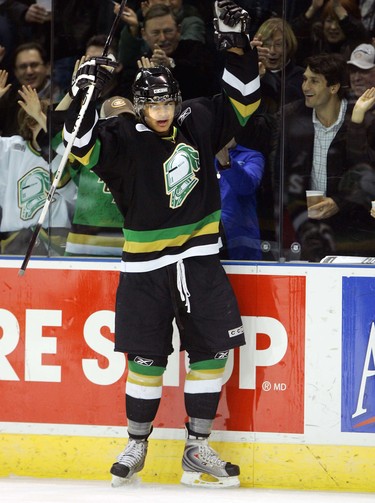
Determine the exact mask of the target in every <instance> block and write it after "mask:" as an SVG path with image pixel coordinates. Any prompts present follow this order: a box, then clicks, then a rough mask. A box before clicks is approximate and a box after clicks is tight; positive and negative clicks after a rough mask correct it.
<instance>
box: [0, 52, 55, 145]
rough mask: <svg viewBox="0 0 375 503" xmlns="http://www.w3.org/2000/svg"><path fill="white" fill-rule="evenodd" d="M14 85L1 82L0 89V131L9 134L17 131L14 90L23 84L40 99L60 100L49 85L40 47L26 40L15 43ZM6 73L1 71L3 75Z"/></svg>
mask: <svg viewBox="0 0 375 503" xmlns="http://www.w3.org/2000/svg"><path fill="white" fill-rule="evenodd" d="M13 69H14V75H15V78H16V83H15V84H7V80H5V82H4V79H3V81H2V87H1V88H0V134H1V135H2V136H13V135H15V134H18V131H19V129H18V127H19V126H18V121H17V113H18V108H19V107H18V100H19V95H18V90H19V89H20V88H21V87H22V86H23V85H29V86H31V87H32V88H33V89H36V91H37V93H38V96H39V98H40V99H48V100H49V101H51V102H53V103H56V102H58V101H59V100H60V97H61V91H60V89H59V88H58V87H57V86H55V85H53V84H52V82H51V78H50V65H49V63H48V61H47V58H46V54H45V52H44V49H43V48H42V46H40V45H39V44H37V43H34V42H30V43H27V44H22V45H20V46H18V47H17V48H16V50H15V52H14V55H13ZM4 75H6V77H7V78H8V73H7V72H6V74H4V73H3V77H4Z"/></svg>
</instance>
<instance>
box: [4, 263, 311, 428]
mask: <svg viewBox="0 0 375 503" xmlns="http://www.w3.org/2000/svg"><path fill="white" fill-rule="evenodd" d="M17 272H18V270H17V269H12V268H3V269H1V280H0V289H1V290H0V291H1V297H0V394H1V407H0V422H28V423H57V424H78V425H112V426H123V425H125V424H126V423H125V400H124V389H125V384H124V375H125V372H126V362H125V357H124V355H122V354H120V353H114V352H113V330H114V302H115V292H116V287H117V281H118V274H119V273H118V272H117V271H101V270H95V271H94V270H72V269H28V271H27V273H26V274H25V276H23V277H22V278H20V277H19V276H18V275H17ZM230 280H231V282H232V285H233V288H234V290H235V292H236V295H237V298H238V301H239V304H240V310H241V314H242V316H243V320H244V326H245V333H246V340H247V344H246V346H244V347H243V348H241V349H240V350H235V351H234V352H233V354H232V356H231V360H230V362H228V363H229V365H228V368H227V375H226V379H225V380H226V384H225V386H224V388H223V393H222V400H221V403H220V407H219V410H218V416H217V419H216V422H215V429H218V430H231V431H259V432H285V433H303V428H304V337H305V277H304V276H267V275H247V274H231V275H230ZM146 315H147V313H145V316H146ZM170 365H171V367H172V368H171V369H168V372H169V374H168V375H169V377H168V376H167V375H166V379H165V386H164V389H163V399H162V404H161V406H160V409H159V412H158V415H157V418H156V421H155V424H154V426H155V427H158V428H163V427H165V428H183V425H184V422H185V411H184V401H183V387H184V375H185V361H184V358H183V355H181V356H180V357H179V356H178V355H177V357H176V356H172V357H171V361H170Z"/></svg>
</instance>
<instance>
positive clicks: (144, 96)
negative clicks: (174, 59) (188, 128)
mask: <svg viewBox="0 0 375 503" xmlns="http://www.w3.org/2000/svg"><path fill="white" fill-rule="evenodd" d="M132 90H133V97H134V99H133V102H134V109H135V112H136V114H137V115H138V116H139V117H141V118H142V119H143V108H144V105H145V104H146V103H157V102H162V101H169V100H171V101H174V102H175V104H176V110H175V116H176V117H177V115H179V113H180V110H181V93H180V87H179V85H178V82H177V80H176V79H175V78H174V77H173V75H172V72H171V71H170V70H169V69H168V68H165V67H164V66H155V67H152V68H141V69H140V71H139V72H138V74H137V76H136V78H135V80H134V83H133V89H132Z"/></svg>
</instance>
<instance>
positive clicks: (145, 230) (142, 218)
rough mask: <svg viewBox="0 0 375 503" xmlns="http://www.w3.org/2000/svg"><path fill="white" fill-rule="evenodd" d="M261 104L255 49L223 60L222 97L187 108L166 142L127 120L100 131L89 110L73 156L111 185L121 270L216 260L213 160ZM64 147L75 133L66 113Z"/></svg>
mask: <svg viewBox="0 0 375 503" xmlns="http://www.w3.org/2000/svg"><path fill="white" fill-rule="evenodd" d="M259 103H260V94H259V76H258V63H257V53H256V50H250V51H249V52H248V53H246V54H245V55H244V56H238V55H236V54H233V53H227V64H226V68H225V71H224V74H223V92H222V94H220V95H217V96H214V97H212V98H197V99H193V100H189V101H185V102H184V103H183V106H182V111H181V113H180V115H179V116H178V117H177V118H176V120H175V124H174V126H173V131H172V133H171V136H169V137H161V136H159V135H158V134H156V133H155V132H153V131H152V130H151V129H149V128H147V127H146V126H145V125H144V124H142V123H140V122H137V121H136V120H134V118H132V117H128V116H127V115H123V116H119V117H116V118H113V119H109V120H107V121H104V122H101V123H100V125H98V122H97V114H96V112H95V107H94V105H93V104H90V106H89V108H88V111H87V113H86V115H85V117H84V120H83V123H82V126H81V129H80V132H79V134H78V135H77V138H76V140H75V143H74V146H73V149H72V154H73V155H74V156H75V157H76V158H77V159H78V160H79V161H80V162H81V163H83V164H84V165H86V166H87V167H89V168H91V169H93V171H95V173H96V174H97V175H98V176H99V177H100V178H101V179H102V180H103V181H104V182H105V183H106V184H107V185H108V187H109V189H110V191H111V192H112V194H113V196H114V199H115V201H116V203H117V205H118V207H119V209H120V211H121V212H122V214H123V215H124V235H125V244H124V248H123V255H122V270H123V271H126V272H144V271H150V270H154V269H157V268H160V267H163V266H165V265H168V264H171V263H174V262H177V261H178V260H180V259H184V258H186V257H190V256H197V255H209V254H215V253H218V251H219V247H220V238H219V221H220V215H221V211H220V192H219V186H218V180H217V176H216V170H215V167H214V157H215V154H216V153H217V152H218V151H219V150H220V149H221V148H222V147H224V145H226V144H227V143H228V141H229V140H230V139H231V138H232V137H233V136H234V135H235V134H236V132H237V131H238V130H239V128H240V127H241V125H242V124H245V123H246V120H247V119H248V118H249V117H250V116H251V115H252V113H253V112H254V111H255V110H256V109H257V107H258V106H259ZM71 112H72V113H71V116H70V117H69V118H68V119H67V122H66V124H65V129H64V138H65V141H69V134H70V132H71V131H72V130H73V127H74V122H75V118H76V115H77V114H76V112H75V113H74V111H73V110H72V111H71Z"/></svg>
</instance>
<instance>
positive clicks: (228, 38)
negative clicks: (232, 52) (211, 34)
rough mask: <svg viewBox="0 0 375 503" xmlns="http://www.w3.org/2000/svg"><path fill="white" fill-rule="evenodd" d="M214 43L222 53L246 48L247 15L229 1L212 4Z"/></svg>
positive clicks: (219, 0) (248, 23) (247, 44)
mask: <svg viewBox="0 0 375 503" xmlns="http://www.w3.org/2000/svg"><path fill="white" fill-rule="evenodd" d="M214 9H215V17H214V27H215V43H216V47H217V48H218V49H219V50H220V51H222V50H226V49H229V48H231V47H242V48H247V47H248V46H249V39H248V37H247V34H248V33H249V30H250V16H249V14H248V13H247V12H246V11H245V10H244V9H242V7H240V6H238V5H237V4H235V3H234V2H232V1H231V0H217V1H216V2H215V4H214Z"/></svg>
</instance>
